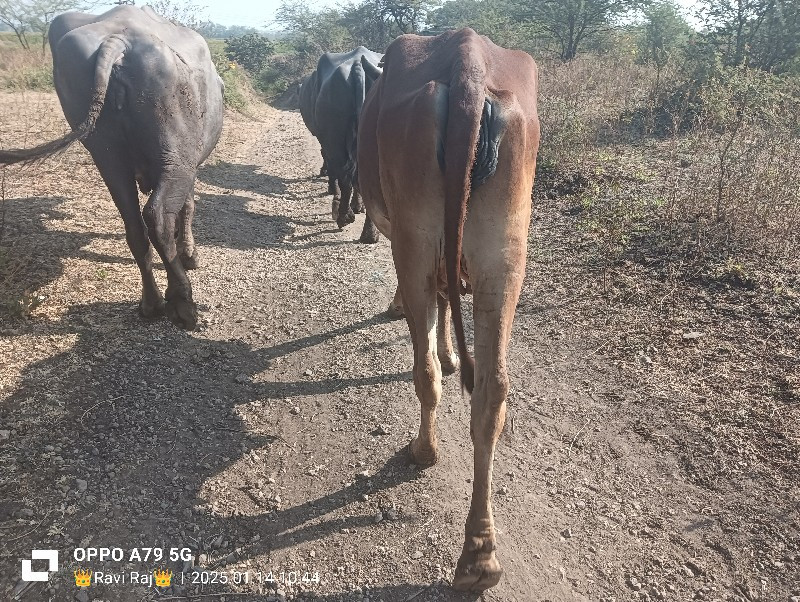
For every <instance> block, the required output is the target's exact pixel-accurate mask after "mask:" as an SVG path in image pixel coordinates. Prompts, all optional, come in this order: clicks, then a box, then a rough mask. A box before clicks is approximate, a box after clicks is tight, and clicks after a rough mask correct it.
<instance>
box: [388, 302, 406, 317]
mask: <svg viewBox="0 0 800 602" xmlns="http://www.w3.org/2000/svg"><path fill="white" fill-rule="evenodd" d="M386 315H387V316H388V318H389V319H390V320H399V319H401V318H405V317H406V314H405V312H404V311H403V306H402V305H395V303H394V301H392V302H391V303H389V307H388V309H387V310H386Z"/></svg>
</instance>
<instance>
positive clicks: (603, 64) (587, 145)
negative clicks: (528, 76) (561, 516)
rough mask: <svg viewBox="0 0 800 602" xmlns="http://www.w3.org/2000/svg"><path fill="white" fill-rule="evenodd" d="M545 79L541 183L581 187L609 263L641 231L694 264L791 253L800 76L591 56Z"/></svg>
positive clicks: (587, 216)
mask: <svg viewBox="0 0 800 602" xmlns="http://www.w3.org/2000/svg"><path fill="white" fill-rule="evenodd" d="M695 78H696V79H695ZM540 79H541V93H540V113H541V120H542V145H541V151H540V161H539V163H540V166H539V173H538V177H539V180H538V182H539V183H538V185H537V193H538V194H540V195H542V196H545V197H550V198H552V197H553V196H564V195H569V194H572V195H576V199H577V200H578V201H579V203H580V206H581V216H582V226H583V228H584V229H585V230H586V232H588V233H590V234H592V235H594V236H595V238H596V240H597V253H598V256H599V257H600V258H601V259H602V260H603V261H605V262H613V261H616V260H617V259H618V258H619V257H621V256H622V254H623V253H624V252H625V250H626V249H627V248H628V246H629V244H630V243H631V242H632V241H633V240H637V241H639V242H641V238H642V235H643V234H644V233H646V232H651V233H654V236H656V235H657V236H656V238H657V239H658V241H659V242H658V244H659V245H663V244H667V245H669V246H671V247H672V248H677V247H680V249H681V255H682V256H683V258H684V259H686V258H688V259H689V260H690V261H689V263H691V264H694V265H695V266H697V265H698V264H699V265H702V264H703V263H704V262H706V261H708V262H718V261H720V260H722V261H724V258H726V257H729V256H734V255H742V254H747V253H757V254H759V255H762V256H764V257H769V258H781V257H782V258H786V257H789V256H792V254H794V253H796V249H797V246H798V226H800V187H799V186H798V184H797V182H800V82H799V80H798V79H797V78H794V79H793V78H791V77H788V76H776V75H773V74H769V73H766V72H763V71H757V70H754V69H748V68H746V67H735V68H733V67H721V66H718V65H711V66H710V67H709V66H707V65H706V66H704V69H703V72H702V73H701V72H700V70H699V69H698V68H696V67H692V68H689V67H687V66H686V65H679V64H675V63H671V64H668V65H666V66H664V67H662V68H659V69H658V70H656V68H655V67H648V66H643V65H636V64H633V63H632V62H631V61H630V60H627V59H626V58H625V57H620V58H617V59H615V58H610V57H591V56H586V57H581V58H579V59H576V60H575V61H571V62H570V63H568V64H565V65H564V64H552V65H551V64H545V65H543V67H542V71H541V76H540ZM665 239H669V240H668V241H667V242H665Z"/></svg>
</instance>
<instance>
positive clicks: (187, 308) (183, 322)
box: [165, 298, 197, 330]
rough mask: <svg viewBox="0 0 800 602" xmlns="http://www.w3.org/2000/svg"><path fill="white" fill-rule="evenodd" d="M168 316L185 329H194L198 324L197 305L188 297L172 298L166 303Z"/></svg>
mask: <svg viewBox="0 0 800 602" xmlns="http://www.w3.org/2000/svg"><path fill="white" fill-rule="evenodd" d="M165 308H166V312H167V317H168V318H169V319H170V320H171V321H172V322H173V323H174V324H175V325H176V326H179V327H181V328H183V329H185V330H194V328H195V326H197V305H195V304H194V301H187V300H186V299H180V298H179V299H170V300H169V301H167V303H166V306H165Z"/></svg>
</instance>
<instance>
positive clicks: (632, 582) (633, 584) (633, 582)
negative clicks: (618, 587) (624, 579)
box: [628, 575, 642, 592]
mask: <svg viewBox="0 0 800 602" xmlns="http://www.w3.org/2000/svg"><path fill="white" fill-rule="evenodd" d="M628 586H629V587H630V588H631V589H633V590H636V591H637V592H638V591H639V590H640V589H642V584H641V583H639V580H638V579H637V578H636V577H634V576H633V575H631V576H630V577H628Z"/></svg>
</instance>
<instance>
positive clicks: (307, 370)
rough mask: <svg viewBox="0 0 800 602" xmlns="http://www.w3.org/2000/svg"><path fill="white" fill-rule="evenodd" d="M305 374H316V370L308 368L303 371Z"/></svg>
mask: <svg viewBox="0 0 800 602" xmlns="http://www.w3.org/2000/svg"><path fill="white" fill-rule="evenodd" d="M303 376H314V371H313V370H312V369H311V368H306V371H305V372H303Z"/></svg>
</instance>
